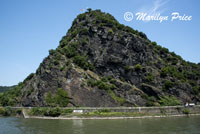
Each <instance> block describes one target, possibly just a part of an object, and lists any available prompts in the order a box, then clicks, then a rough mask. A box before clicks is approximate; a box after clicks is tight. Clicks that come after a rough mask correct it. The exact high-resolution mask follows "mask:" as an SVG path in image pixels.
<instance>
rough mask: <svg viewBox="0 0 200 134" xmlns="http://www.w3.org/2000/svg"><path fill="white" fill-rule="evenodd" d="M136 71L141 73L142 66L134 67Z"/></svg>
mask: <svg viewBox="0 0 200 134" xmlns="http://www.w3.org/2000/svg"><path fill="white" fill-rule="evenodd" d="M134 69H135V71H137V72H139V71H141V70H142V66H141V65H140V64H137V65H135V66H134Z"/></svg>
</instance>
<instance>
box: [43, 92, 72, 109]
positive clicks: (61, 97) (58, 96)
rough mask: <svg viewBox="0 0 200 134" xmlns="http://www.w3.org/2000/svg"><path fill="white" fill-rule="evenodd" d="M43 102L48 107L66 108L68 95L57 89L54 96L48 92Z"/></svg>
mask: <svg viewBox="0 0 200 134" xmlns="http://www.w3.org/2000/svg"><path fill="white" fill-rule="evenodd" d="M45 101H46V103H47V104H48V105H49V106H56V105H57V106H60V107H66V106H67V105H68V103H69V98H68V94H67V92H66V91H65V90H63V89H62V88H58V90H57V91H56V93H55V95H54V96H52V93H51V92H50V91H49V92H48V93H47V95H46V96H45Z"/></svg>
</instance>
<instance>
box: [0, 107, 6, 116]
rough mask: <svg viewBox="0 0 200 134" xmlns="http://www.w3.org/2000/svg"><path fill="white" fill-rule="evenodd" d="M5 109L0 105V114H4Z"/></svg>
mask: <svg viewBox="0 0 200 134" xmlns="http://www.w3.org/2000/svg"><path fill="white" fill-rule="evenodd" d="M4 113H5V109H4V108H3V107H0V115H4Z"/></svg>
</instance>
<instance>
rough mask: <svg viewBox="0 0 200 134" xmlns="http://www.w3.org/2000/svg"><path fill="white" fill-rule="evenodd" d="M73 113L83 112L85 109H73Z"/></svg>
mask: <svg viewBox="0 0 200 134" xmlns="http://www.w3.org/2000/svg"><path fill="white" fill-rule="evenodd" d="M73 113H83V110H73Z"/></svg>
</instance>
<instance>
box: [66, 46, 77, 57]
mask: <svg viewBox="0 0 200 134" xmlns="http://www.w3.org/2000/svg"><path fill="white" fill-rule="evenodd" d="M63 51H64V54H65V55H66V56H67V57H68V58H71V57H74V56H75V55H77V53H78V52H77V49H76V48H74V47H72V46H65V47H64V48H63Z"/></svg>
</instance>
